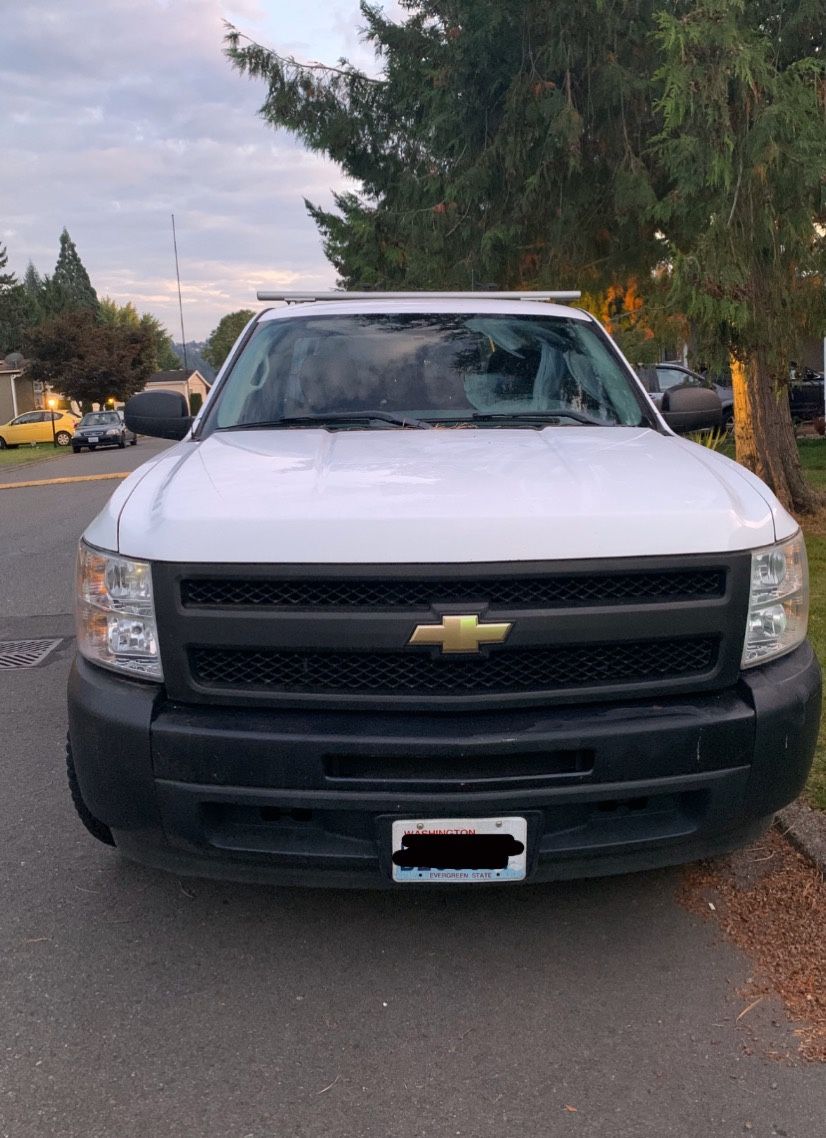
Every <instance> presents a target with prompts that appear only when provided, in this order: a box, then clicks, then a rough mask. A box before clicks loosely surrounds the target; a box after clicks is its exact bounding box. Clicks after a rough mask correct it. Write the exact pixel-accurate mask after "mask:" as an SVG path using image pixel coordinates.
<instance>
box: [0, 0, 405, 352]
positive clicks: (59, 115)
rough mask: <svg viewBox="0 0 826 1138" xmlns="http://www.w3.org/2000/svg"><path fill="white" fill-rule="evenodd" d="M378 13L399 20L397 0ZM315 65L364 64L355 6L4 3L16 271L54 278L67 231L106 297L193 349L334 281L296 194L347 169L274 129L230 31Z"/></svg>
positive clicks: (219, 0) (335, 184)
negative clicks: (269, 304) (232, 56)
mask: <svg viewBox="0 0 826 1138" xmlns="http://www.w3.org/2000/svg"><path fill="white" fill-rule="evenodd" d="M384 7H385V9H386V10H387V11H388V12H390V13H393V14H396V13H397V5H396V4H395V3H394V2H393V0H388V2H386V3H385V5H384ZM224 19H227V20H230V21H231V22H232V23H234V24H235V25H236V26H237V27H239V28H240V29H241V30H242V31H244V32H246V33H248V34H249V35H250V36H252V37H253V38H254V39H256V40H258V41H259V42H263V43H266V44H268V45H270V46H273V47H275V48H277V49H278V50H279V51H280V52H282V53H286V54H293V55H295V56H296V57H298V58H301V59H304V60H317V59H320V60H323V61H325V62H335V61H336V60H337V59H338V58H339V57H340V56H342V55H345V56H347V57H348V58H350V59H352V60H353V61H354V62H356V63H358V64H359V65H360V66H365V67H367V68H369V69H371V70H373V69H374V67H373V58H372V54H371V53H370V52H369V50H368V49H366V48H365V47H364V45H363V44H362V43H361V42H360V38H359V28H360V24H361V18H360V14H359V11H358V3H357V0H317V2H316V3H313V4H308V3H302V2H301V0H0V21H2V25H1V26H2V29H3V32H2V45H3V50H2V56H3V64H2V94H0V101H2V108H3V109H2V113H0V155H2V158H1V159H0V160H1V161H2V169H3V177H2V180H1V181H0V241H2V242H4V243H5V244H6V246H7V249H8V254H9V267H10V268H13V269H14V270H16V271H17V272H18V273H19V274H22V272H23V271H24V270H25V267H26V264H27V262H28V261H29V260H31V261H33V262H34V264H35V265H36V266H37V268H38V269H39V270H40V271H41V272H51V271H52V270H53V268H54V263H55V259H56V256H57V246H58V237H59V234H60V231H61V229H62V228H63V226H64V225H65V226H66V228H67V229H68V230H69V233H70V234H71V236H72V238H73V239H74V241H75V243H76V245H77V247H78V250H79V252H80V255H81V257H82V259H83V262H84V264H85V265H86V268H87V269H88V270H89V274H90V276H91V278H92V283H93V284H94V285H95V287H96V289H97V291H98V295H100V296H104V295H108V296H111V297H113V298H114V299H116V300H117V301H118V302H120V303H123V302H125V301H127V300H131V301H133V302H134V303H135V305H136V306H137V307H138V308H139V309H140V310H141V311H148V312H152V313H154V314H155V315H156V316H158V317H159V318H160V319H161V320H162V321H163V322H164V323H165V324H166V326H167V327H168V328H169V330H170V332H171V333H172V334H173V337H174V338H175V339H179V338H180V331H179V318H178V310H177V293H176V286H175V277H174V261H173V253H172V235H171V228H170V214H171V213H172V212H174V213H175V221H176V226H177V230H178V252H179V256H180V262H181V276H182V283H183V290H184V319H185V324H186V334H187V339H202V338H204V337H205V336H206V335H207V334H208V333H209V331H210V330H211V329H212V328H213V327H214V326H215V324H216V323H217V322H218V320H219V319H220V317H221V316H222V315H223V314H224V313H226V312H230V311H232V310H233V309H237V308H241V307H253V308H254V307H255V290H256V289H257V288H280V287H292V288H321V287H330V286H332V285H333V284H334V273H333V271H332V269H331V267H330V266H329V264H328V263H327V261H326V260H325V259H324V256H323V254H322V252H321V246H320V242H319V240H318V236H317V233H316V229H315V226H314V225H313V223H312V222H311V221H310V219H309V218H308V217H307V215H306V213H305V210H304V205H303V198H304V197H308V198H310V199H311V200H312V201H315V202H320V203H322V204H329V202H330V196H331V191H332V190H334V189H340V188H342V187H343V185H344V181H343V179H342V177H341V174H340V172H339V170H338V169H337V167H335V166H334V165H333V164H332V163H330V162H327V161H325V160H324V159H322V158H320V157H319V156H316V155H313V154H310V153H308V152H306V151H304V150H303V149H302V148H301V146H300V144H299V143H298V142H296V141H295V140H294V139H292V138H291V137H290V136H289V135H287V134H284V133H283V132H280V131H279V132H276V131H273V130H272V128H270V127H268V126H267V125H266V124H265V123H264V122H263V120H262V119H260V118H259V117H258V116H257V114H256V112H257V109H258V107H259V106H260V105H261V103H262V102H263V99H264V88H263V86H262V85H261V84H260V83H256V82H251V81H250V80H248V79H246V78H244V77H243V76H241V75H239V74H238V73H237V72H235V71H233V70H232V69H231V67H230V66H229V64H228V63H227V61H226V60H225V59H224V58H223V56H222V54H221V44H222V36H223V25H222V20H224Z"/></svg>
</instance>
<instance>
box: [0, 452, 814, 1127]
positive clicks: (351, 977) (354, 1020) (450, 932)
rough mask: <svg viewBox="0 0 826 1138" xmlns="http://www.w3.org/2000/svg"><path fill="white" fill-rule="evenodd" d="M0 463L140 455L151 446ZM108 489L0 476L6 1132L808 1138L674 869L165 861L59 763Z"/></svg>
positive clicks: (734, 959) (793, 1098)
mask: <svg viewBox="0 0 826 1138" xmlns="http://www.w3.org/2000/svg"><path fill="white" fill-rule="evenodd" d="M163 445H164V444H161V443H152V442H149V441H147V440H141V443H140V445H139V446H138V447H136V448H130V449H128V450H126V451H111V452H98V453H96V454H94V455H88V454H83V455H78V456H71V457H67V458H65V459H60V460H55V461H54V462H48V463H42V464H41V463H38V464H36V465H31V466H26V467H25V468H22V469H21V470H19V471H15V472H14V475H13V476H12V475H11V473H9V474H8V476H7V475H4V477H3V478H2V479H0V481H7V480H11V478H12V477H13V478H26V479H34V478H52V477H64V476H66V475H68V474H85V473H103V472H107V471H113V472H114V471H121V470H126V469H129V468H131V467H133V466H135V465H137V464H138V463H139V462H140V461H143V460H144V459H146V458H147V457H149V455H150V454H151V453H156V452H157V450H158V449H159V448H160V447H161V446H163ZM117 485H118V483H117V482H88V483H78V484H73V485H53V486H43V487H36V488H22V487H21V488H16V489H13V490H0V640H16V639H27V638H33V637H60V638H61V646H60V648H59V649H58V650H57V651H56V652H55V653H53V654H52V655H51V656H50V657H48V660H47V662H46V664H45V665H44V666H41V667H39V668H35V669H31V670H7V671H0V732H1V733H2V734H1V735H0V737H1V738H2V740H3V746H2V748H0V772H1V777H2V788H3V793H2V796H0V822H1V823H2V830H0V833H2V835H3V844H2V847H0V849H2V853H3V860H2V874H1V875H0V922H1V928H2V932H0V937H1V938H2V940H1V942H0V943H1V944H2V956H1V957H0V959H1V960H2V967H1V968H0V1008H1V1009H2V1014H1V1015H0V1041H1V1042H2V1046H0V1135H3V1136H8V1138H35V1136H37V1138H58V1136H60V1138H132V1136H134V1138H138V1136H140V1138H148V1136H151V1138H322V1136H323V1138H361V1136H370V1138H416V1136H428V1138H431V1136H432V1138H452V1136H454V1135H457V1136H458V1135H465V1136H468V1138H510V1136H517V1135H518V1136H520V1138H557V1136H558V1135H564V1136H567V1135H571V1136H582V1135H586V1136H589V1138H596V1136H600V1138H670V1136H674V1138H712V1136H713V1138H730V1136H731V1138H733V1136H740V1135H752V1136H753V1138H774V1136H778V1135H779V1136H786V1138H822V1135H823V1134H824V1132H826V1125H825V1124H824V1119H826V1074H824V1070H823V1068H822V1067H821V1066H816V1065H807V1064H805V1063H802V1062H800V1061H799V1060H797V1059H794V1058H793V1059H788V1058H786V1059H781V1058H778V1057H777V1056H778V1055H785V1054H787V1053H791V1054H792V1055H794V1053H795V1050H796V1041H795V1037H794V1034H793V1025H791V1024H789V1023H788V1022H787V1021H786V1019H785V1016H784V1013H783V1010H782V1008H781V1006H780V1004H779V1003H778V1002H776V1001H773V1000H771V999H769V1000H764V1001H763V1002H762V1003H761V1004H760V1005H759V1007H756V1008H755V1009H754V1010H753V1011H751V1012H749V1014H748V1015H747V1016H746V1017H745V1018H743V1019H741V1020H740V1021H739V1022H738V1021H737V1017H738V1015H740V1013H741V1012H742V1011H744V1009H746V1008H747V1005H748V1004H749V1003H751V1002H752V1001H751V1000H749V999H748V998H747V997H746V996H744V995H741V994H740V992H742V991H743V990H744V989H745V987H746V985H747V983H748V981H749V978H750V977H751V974H752V973H751V966H750V962H749V960H748V959H747V958H746V957H744V956H741V955H739V954H738V953H737V952H736V951H735V950H733V949H732V948H731V947H729V946H728V945H727V944H725V943H722V942H720V941H719V939H718V934H717V933H716V932H715V928H714V926H712V925H711V924H708V923H705V922H703V921H700V920H698V919H697V918H695V917H693V916H691V915H690V914H689V913H687V912H686V911H684V910H683V909H681V908H680V907H679V905H678V904H677V902H676V899H675V896H676V892H677V889H678V886H679V883H680V872H679V871H678V870H674V871H667V872H658V873H647V874H638V875H635V876H628V877H619V878H607V879H604V880H598V881H586V882H573V883H566V884H561V885H550V886H543V887H514V888H508V887H503V888H502V889H501V890H495V891H488V890H486V889H483V890H481V891H479V892H473V891H472V890H471V891H470V892H467V891H465V892H457V893H450V892H446V893H439V894H438V895H434V894H423V893H419V892H410V893H389V894H388V893H352V892H347V893H343V892H323V891H312V890H299V889H296V890H286V889H285V890H278V889H273V888H257V887H252V886H238V885H232V884H224V883H214V882H202V881H198V880H191V879H186V880H179V879H178V878H176V877H173V876H168V875H165V874H162V873H158V872H152V871H149V870H146V869H143V868H141V867H138V866H135V865H132V864H130V863H128V862H126V861H124V860H122V859H121V857H120V856H119V855H118V854H117V853H116V852H114V851H112V850H109V849H107V848H105V847H103V846H100V845H97V844H96V843H95V842H94V840H93V839H91V838H90V837H89V836H87V834H86V832H85V831H84V830H83V829H82V828H81V826H80V823H79V822H78V821H77V819H76V818H75V816H74V814H73V811H72V806H71V803H70V800H69V795H68V791H67V789H66V786H65V778H64V757H63V740H64V733H65V723H66V717H65V706H64V704H65V682H66V674H67V671H68V667H69V663H70V659H71V654H72V652H73V650H74V648H73V641H72V620H71V615H70V614H71V600H72V565H73V559H74V549H75V545H76V542H77V538H78V537H79V535H80V533H81V531H82V530H83V528H84V527H85V525H86V524H87V523H88V522H89V521H90V520H91V518H92V517H93V516H94V515H95V514H96V512H97V511H98V510H99V509H100V508H101V507H102V505H103V504H104V502H105V500H106V498H107V497H108V495H109V494H111V492H112V491H113V490H114V489H115V487H116V486H117Z"/></svg>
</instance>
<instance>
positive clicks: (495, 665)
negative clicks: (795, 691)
mask: <svg viewBox="0 0 826 1138" xmlns="http://www.w3.org/2000/svg"><path fill="white" fill-rule="evenodd" d="M717 648H718V642H717V640H716V639H715V638H712V637H692V638H685V639H670V640H648V641H636V642H621V643H613V644H576V645H558V646H555V647H553V648H522V649H519V648H517V649H506V650H502V651H500V652H494V653H491V655H489V656H484V655H480V656H473V657H467V658H463V659H457V658H456V657H455V656H453V657H451V658H444V657H441V656H433V655H431V654H430V653H425V652H407V653H404V654H402V653H360V652H335V653H322V652H275V651H266V650H256V649H248V648H193V649H192V650H191V653H190V662H191V666H192V671H193V674H194V676H195V677H196V679H197V680H198V681H199V682H200V683H202V684H204V685H205V686H207V687H218V688H224V689H234V690H236V691H244V690H247V691H272V692H284V693H318V694H324V695H333V694H336V693H340V694H347V695H353V694H364V695H389V694H397V695H425V696H426V695H465V694H472V693H475V692H478V693H490V692H548V691H553V690H559V689H569V688H578V687H579V688H588V687H597V686H600V685H622V684H630V683H643V682H645V681H662V680H669V679H677V678H681V677H685V676H698V675H702V674H704V673H707V672H708V671H710V670H711V669H712V668H713V667H714V665H715V663H716V659H717Z"/></svg>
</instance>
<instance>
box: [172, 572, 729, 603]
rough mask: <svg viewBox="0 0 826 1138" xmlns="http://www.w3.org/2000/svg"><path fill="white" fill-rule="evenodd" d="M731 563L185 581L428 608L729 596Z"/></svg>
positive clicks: (213, 590) (243, 599)
mask: <svg viewBox="0 0 826 1138" xmlns="http://www.w3.org/2000/svg"><path fill="white" fill-rule="evenodd" d="M725 589H726V573H725V570H724V569H676V570H661V571H657V572H651V571H647V572H626V573H587V574H582V573H578V574H564V575H563V574H561V575H558V576H554V575H543V576H541V577H540V576H529V577H518V576H513V577H512V576H502V577H500V576H490V577H452V578H424V579H422V578H415V577H411V578H409V579H408V578H404V577H400V578H393V577H377V578H373V579H371V578H361V577H343V578H341V577H339V578H334V577H327V578H323V577H316V578H313V577H305V578H298V579H295V578H284V579H283V580H279V579H278V578H255V577H232V578H217V577H192V578H188V579H185V580H183V581H182V582H181V600H182V602H183V604H184V605H185V606H188V607H206V608H275V609H278V608H286V609H291V608H292V609H332V608H337V609H352V608H356V609H398V608H404V609H421V608H429V607H430V606H431V605H434V604H435V605H440V604H471V603H477V604H478V603H482V604H488V605H490V606H491V607H492V608H497V609H498V608H561V607H570V606H574V605H612V604H627V603H631V604H654V603H665V602H670V601H689V600H694V599H696V598H706V597H722V596H723V595H724V593H725Z"/></svg>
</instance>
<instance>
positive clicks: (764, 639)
mask: <svg viewBox="0 0 826 1138" xmlns="http://www.w3.org/2000/svg"><path fill="white" fill-rule="evenodd" d="M808 623H809V564H808V561H807V560H806V546H805V544H804V542H803V535H802V533H797V534H796V535H795V536H794V537H793V538H791V540H789V541H783V542H780V544H779V545H772V546H770V547H769V548H768V549H757V550H755V551H754V553H752V555H751V596H750V598H749V615H748V619H747V621H746V639H745V644H744V645H743V660H742V666H743V667H744V668H753V667H754V665H755V664H763V663H765V661H766V660H772V659H774V658H775V657H776V656H782V655H784V653H786V652H791V651H792V649H793V648H797V646H798V645H799V644H802V643H803V641H804V640H805V639H806V628H807V626H808Z"/></svg>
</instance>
